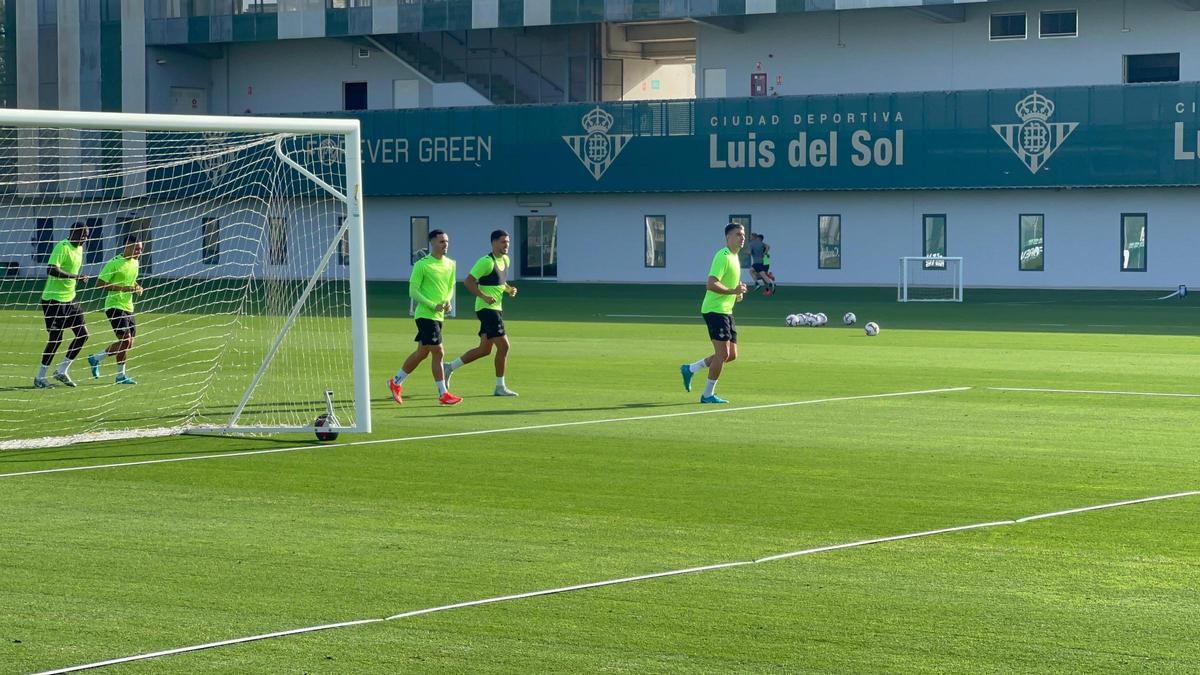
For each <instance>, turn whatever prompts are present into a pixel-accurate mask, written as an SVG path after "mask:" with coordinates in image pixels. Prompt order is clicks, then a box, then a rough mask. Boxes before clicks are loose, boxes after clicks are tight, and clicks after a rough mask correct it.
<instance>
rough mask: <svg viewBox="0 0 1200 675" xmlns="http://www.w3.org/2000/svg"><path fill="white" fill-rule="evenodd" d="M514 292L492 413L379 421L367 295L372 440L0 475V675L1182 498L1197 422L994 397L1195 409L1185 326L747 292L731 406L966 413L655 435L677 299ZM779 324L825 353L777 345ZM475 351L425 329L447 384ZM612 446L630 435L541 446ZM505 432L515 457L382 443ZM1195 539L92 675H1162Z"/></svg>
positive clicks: (810, 568) (1041, 306)
mask: <svg viewBox="0 0 1200 675" xmlns="http://www.w3.org/2000/svg"><path fill="white" fill-rule="evenodd" d="M519 286H520V287H521V294H520V295H519V296H518V297H517V298H516V299H514V300H511V301H506V303H505V304H506V317H507V319H508V323H509V332H510V335H511V339H512V342H513V351H512V355H511V359H510V367H509V375H508V384H509V386H510V387H511V388H513V389H515V390H517V391H518V392H520V394H521V396H520V397H519V398H516V399H502V398H494V397H492V396H490V393H491V390H492V386H493V382H494V380H493V377H494V375H493V373H492V367H491V362H490V360H488V361H480V362H477V363H474V364H471V365H469V366H467V367H466V368H464V369H462V370H461V371H458V372H457V373H456V374H455V376H454V380H453V386H452V387H451V388H452V390H453V391H454V392H455V393H457V394H459V395H461V396H464V397H466V400H465V401H464V402H463V404H462V405H460V406H458V407H455V408H441V407H439V406H437V405H436V401H435V389H434V386H433V382H432V379H431V378H430V376H429V371H428V367H427V365H426V366H424V367H423V368H422V370H421V371H420V372H418V373H416V374H414V375H413V376H412V377H411V379H410V380H409V383H408V384H407V386H406V395H407V396H406V403H405V405H404V406H402V407H401V406H396V405H395V404H394V403H392V401H391V400H390V398H389V397H388V396H387V392H386V391H385V390H384V388H383V383H384V380H385V379H386V378H387V377H388V376H389V375H390V374H391V373H393V372H394V371H395V369H396V368H397V367H398V366H399V364H400V362H401V360H402V359H403V358H404V356H405V355H406V354H407V353H408V352H409V351H410V350H411V348H412V342H411V339H412V335H413V333H414V330H413V326H412V323H411V320H410V319H409V318H408V317H407V308H408V302H407V298H406V297H405V296H404V292H403V291H404V288H403V286H402V285H399V284H377V285H373V286H372V287H371V289H370V304H371V314H372V318H371V321H370V330H371V366H372V372H373V376H372V377H373V380H374V381H373V383H372V384H373V385H374V386H373V399H372V405H373V414H374V420H375V431H374V433H372V434H371V435H370V436H366V437H351V436H348V435H344V436H343V437H342V438H341V439H339V443H340V442H345V441H357V440H381V441H382V440H387V439H398V440H394V441H388V442H380V443H377V444H369V445H334V446H326V447H321V448H316V447H312V445H313V444H312V442H311V437H306V436H298V435H296V436H291V437H273V438H222V437H192V436H187V437H177V438H168V439H143V440H135V441H128V442H121V443H94V444H81V445H75V446H70V447H65V448H57V449H44V450H21V451H6V452H3V453H0V474H12V473H17V472H27V471H37V470H41V469H57V468H66V467H83V466H92V465H101V464H110V463H123V462H141V461H148V460H160V459H170V458H185V457H198V456H203V455H222V454H227V453H236V452H241V451H247V450H268V449H281V448H292V447H300V446H304V447H305V448H306V449H299V450H295V451H288V452H280V453H276V454H261V455H252V456H238V457H228V458H217V459H202V460H198V461H185V462H176V463H155V464H145V465H139V466H130V467H121V468H107V469H95V470H84V471H75V472H62V473H47V474H40V475H23V476H8V477H0V673H10V672H11V673H21V672H33V671H39V670H48V669H53V668H60V667H66V666H71V665H76V664H84V663H91V662H96V661H102V660H106V659H111V658H117V657H122V656H129V655H134V654H140V653H144V652H153V651H158V650H163V649H170V648H174V647H182V646H187V645H195V644H201V643H206V642H211V641H218V640H224V639H230V638H237V637H243V636H250V635H255V634H260V633H269V632H273V631H282V630H288V629H293V628H302V627H306V626H315V625H319V624H325V623H332V622H340V621H350V620H354V619H374V618H381V617H386V616H389V615H393V614H397V613H401V612H406V611H411V610H417V609H422V608H427V607H434V606H440V605H445V604H451V603H456V602H464V601H470V600H477V599H482V598H488V597H493V596H501V595H506V594H511V593H521V592H526V591H537V590H542V589H550V588H555V587H560V586H568V585H572V584H578V583H585V582H592V581H601V580H606V579H616V578H620V577H626V576H633V575H639V574H647V573H653V572H662V571H667V570H675V569H682V568H687V567H692V566H697V565H707V564H714V563H722V562H730V561H741V560H749V559H753V558H757V557H762V556H768V555H773V554H777V553H784V552H788V551H796V550H800V549H806V548H811V547H818V546H825V545H832V544H841V543H847V542H854V541H859V540H864V539H870V538H873V537H884V536H890V535H899V534H905V533H911V532H919V531H924V530H932V529H938V528H945V527H953V526H959V525H968V524H972V523H980V522H988V521H996V520H1008V519H1015V518H1020V517H1023V516H1029V515H1034V514H1040V513H1046V512H1052V511H1058V510H1063V509H1071V508H1076V507H1084V506H1089V505H1096V504H1104V503H1109V502H1115V501H1120V500H1126V499H1134V498H1140V497H1150V496H1156V495H1166V494H1171V493H1179V492H1184V491H1192V490H1197V489H1200V455H1198V454H1197V452H1196V443H1195V431H1196V428H1197V422H1198V421H1200V414H1198V411H1200V398H1187V397H1162V396H1130V395H1114V394H1068V393H1045V392H1043V393H1039V392H1018V391H999V390H996V389H994V388H996V387H1011V388H1046V389H1073V390H1104V391H1126V392H1146V393H1153V392H1157V393H1200V381H1198V375H1197V374H1198V373H1200V340H1198V339H1197V337H1196V326H1197V324H1198V320H1200V311H1198V310H1200V303H1196V302H1193V301H1192V300H1191V299H1190V298H1189V299H1187V300H1184V301H1164V302H1153V301H1151V300H1150V299H1149V298H1150V297H1151V296H1152V294H1146V293H1115V292H1114V293H1084V292H1038V291H990V292H984V291H971V290H968V292H967V302H966V303H963V304H946V303H937V304H909V305H902V304H898V303H896V302H895V300H894V297H895V296H894V291H888V290H885V289H856V290H847V289H814V288H781V289H780V290H779V292H778V293H777V294H776V295H775V297H773V298H763V297H760V296H752V297H748V298H747V300H746V301H745V302H743V303H742V304H740V305H738V307H737V319H738V322H739V338H740V339H739V342H740V354H741V358H740V359H739V360H738V361H737V362H736V363H733V364H731V365H730V366H728V368H727V370H726V373H725V375H724V376H723V377H722V379H721V383H720V386H719V388H718V393H719V394H721V395H722V396H724V397H726V398H728V399H729V400H730V401H731V402H732V403H731V406H730V407H731V408H743V407H750V406H760V405H768V404H775V403H786V402H799V401H809V400H817V399H837V398H847V397H859V396H864V395H870V394H880V393H888V392H909V391H917V390H929V389H941V388H951V387H971V389H969V390H967V391H956V392H943V393H936V394H925V395H914V396H904V397H894V398H874V399H862V398H860V399H850V400H834V401H829V402H824V403H814V404H811V405H797V406H790V407H763V408H758V409H750V410H730V411H729V412H721V413H713V414H703V415H675V416H671V415H673V414H675V413H688V412H696V411H700V410H707V409H708V408H707V407H705V408H701V406H700V405H699V404H698V403H697V399H698V395H699V394H698V389H696V390H694V391H693V393H691V394H687V393H684V392H683V391H682V386H681V382H680V377H679V373H678V366H679V364H681V363H684V362H686V361H694V360H696V359H698V358H700V357H701V356H704V354H705V353H706V351H707V350H708V347H709V343H708V340H707V335H706V333H705V330H704V327H703V324H702V323H701V322H700V320H699V318H698V316H696V314H697V312H698V306H699V294H700V291H699V288H698V287H696V286H692V287H675V286H617V285H613V286H572V285H566V284H562V285H555V284H539V283H532V282H531V283H524V284H519ZM462 299H463V303H464V304H463V307H464V309H466V308H468V307H469V305H468V302H469V301H468V300H467V298H466V297H465V294H464V297H463V298H462ZM799 311H812V312H816V311H824V312H825V313H827V314H828V315H829V316H830V318H831V323H830V326H828V327H825V328H787V327H785V326H784V325H783V317H784V315H786V314H788V313H793V312H799ZM846 311H854V312H856V313H857V315H858V319H859V326H858V327H854V328H845V327H842V326H841V325H840V317H841V315H842V313H843V312H846ZM614 315H625V316H614ZM868 320H874V321H877V322H879V323H880V324H881V325H882V327H883V332H882V333H881V334H880V335H879V336H877V337H874V338H868V337H866V336H865V335H864V334H863V332H862V330H861V325H862V324H863V323H865V322H866V321H868ZM476 327H477V323H476V321H475V320H474V318H473V316H472V313H471V312H469V311H463V312H462V313H461V315H460V318H458V319H456V320H451V321H449V322H448V324H447V331H446V332H447V351H448V353H449V354H450V356H451V357H452V356H456V355H457V354H459V353H461V352H462V351H464V350H465V349H467V348H468V347H471V346H473V345H474V344H475V343H476V339H477V338H476V337H475V335H474V333H475V330H476ZM132 359H133V360H131V369H133V368H137V367H138V366H137V362H136V359H137V354H136V353H135V354H134V356H133V357H132ZM136 372H137V374H138V376H139V381H140V382H141V383H142V384H139V385H138V386H139V387H140V388H142V391H153V387H155V386H157V385H156V383H155V372H154V370H153V368H151V367H148V364H142V366H141V367H140V370H137V371H136ZM702 382H703V375H698V377H697V384H698V385H702ZM85 384H86V383H85ZM51 393H55V394H56V395H57V394H62V393H65V392H51ZM70 393H78V394H80V395H86V393H87V388H86V386H83V387H81V388H80V389H79V390H77V391H74V392H70ZM317 396H319V392H317ZM30 414H31V415H33V414H36V411H30ZM629 417H644V418H646V419H641V420H633V421H605V422H602V423H595V424H575V425H563V424H562V423H573V422H590V421H600V420H619V419H621V418H629ZM551 425H560V426H551ZM514 427H541V428H526V429H522V430H518V431H508V432H503V433H490V434H477V435H463V436H446V437H442V438H434V439H425V440H408V441H406V440H403V439H405V438H411V437H417V436H431V435H448V434H454V433H457V432H472V431H485V430H497V429H510V428H514ZM1197 522H1200V497H1185V498H1179V499H1173V500H1167V501H1159V502H1153V503H1147V504H1139V505H1135V506H1128V507H1122V508H1116V509H1109V510H1102V511H1094V512H1089V513H1080V514H1076V515H1069V516H1063V517H1059V518H1051V519H1047V520H1040V521H1034V522H1029V523H1025V524H1021V525H1013V526H1004V527H995V528H989V529H981V530H974V531H965V532H954V533H948V534H942V535H937V536H933V537H927V538H919V539H910V540H905V541H898V542H893V543H885V544H877V545H872V546H866V547H861V548H852V549H846V550H838V551H831V552H827V553H820V554H815V555H809V556H804V557H798V558H793V559H788V560H779V561H774V562H769V563H763V564H757V565H749V566H744V567H737V568H731V569H723V570H716V571H711V572H704V573H701V574H695V575H687V576H676V577H669V578H661V579H652V580H647V581H641V582H637V583H631V584H624V585H617V586H608V587H602V588H594V589H589V590H582V591H578V592H571V593H566V594H560V595H551V596H544V597H536V598H530V599H523V600H515V601H511V602H503V603H497V604H492V605H486V606H479V607H469V608H463V609H457V610H451V611H446V612H440V613H436V614H430V615H426V616H419V617H414V618H408V619H402V620H397V621H389V622H380V623H373V624H370V625H363V626H357V627H349V628H341V629H335V630H329V631H324V632H316V633H307V634H302V635H294V636H289V637H281V638H277V639H271V640H264V641H257V642H251V643H247V644H242V645H236V646H228V647H222V648H218V649H211V650H205V651H199V652H193V653H187V654H180V655H175V656H167V657H163V658H157V659H153V660H148V661H141V662H136V663H131V664H126V665H120V666H115V667H113V668H111V672H118V673H209V672H213V673H244V672H288V673H298V672H309V673H351V672H481V671H482V672H531V671H537V672H543V671H554V672H600V671H603V672H629V673H642V672H711V673H717V672H720V673H725V672H798V671H817V672H869V673H878V672H947V671H949V672H1012V671H1018V672H1072V673H1075V672H1097V673H1101V672H1102V673H1110V672H1117V671H1119V672H1139V671H1140V672H1168V671H1175V672H1194V671H1195V670H1196V668H1197V664H1200V640H1197V635H1196V626H1197V625H1200V599H1198V598H1200V596H1198V595H1197V589H1198V588H1200V563H1198V561H1200V538H1198V537H1197V536H1196V532H1197V529H1196V528H1197V525H1196V524H1197Z"/></svg>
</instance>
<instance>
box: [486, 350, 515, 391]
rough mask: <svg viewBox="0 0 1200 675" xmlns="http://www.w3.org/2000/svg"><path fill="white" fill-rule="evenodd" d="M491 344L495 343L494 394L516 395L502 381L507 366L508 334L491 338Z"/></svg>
mask: <svg viewBox="0 0 1200 675" xmlns="http://www.w3.org/2000/svg"><path fill="white" fill-rule="evenodd" d="M492 344H494V345H496V391H495V392H494V393H495V395H496V396H516V395H517V392H515V391H513V390H512V389H509V388H508V385H507V384H505V382H504V372H505V370H506V369H507V368H508V350H509V343H508V336H507V335H500V336H497V337H494V338H492Z"/></svg>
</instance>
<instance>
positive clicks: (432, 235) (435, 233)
mask: <svg viewBox="0 0 1200 675" xmlns="http://www.w3.org/2000/svg"><path fill="white" fill-rule="evenodd" d="M442 234H446V233H445V232H444V231H442V230H430V231H429V241H433V240H434V239H437V238H438V235H442Z"/></svg>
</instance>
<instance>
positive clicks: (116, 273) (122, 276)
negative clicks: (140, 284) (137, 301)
mask: <svg viewBox="0 0 1200 675" xmlns="http://www.w3.org/2000/svg"><path fill="white" fill-rule="evenodd" d="M137 277H138V261H137V258H126V257H125V256H123V255H118V256H115V257H114V258H113V259H112V260H109V261H108V262H107V263H105V264H104V269H102V270H100V281H103V282H104V283H106V284H112V285H114V286H132V285H133V284H134V283H136V282H137ZM104 309H121V310H125V311H126V312H129V313H130V314H132V313H133V293H127V292H122V291H109V292H108V295H107V296H105V298H104Z"/></svg>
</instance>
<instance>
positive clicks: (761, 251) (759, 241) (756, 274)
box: [750, 234, 775, 297]
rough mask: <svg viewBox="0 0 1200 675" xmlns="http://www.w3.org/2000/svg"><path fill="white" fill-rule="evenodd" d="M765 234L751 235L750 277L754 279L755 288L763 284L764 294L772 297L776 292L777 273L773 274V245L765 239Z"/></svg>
mask: <svg viewBox="0 0 1200 675" xmlns="http://www.w3.org/2000/svg"><path fill="white" fill-rule="evenodd" d="M763 239H764V238H763V235H761V234H752V235H750V278H751V279H753V280H754V289H753V290H756V291H757V290H758V289H759V288H762V287H763V286H765V287H766V290H764V291H763V295H765V296H767V297H770V296H772V295H774V294H775V275H774V274H771V245H770V244H768V243H767V242H766V241H764V240H763Z"/></svg>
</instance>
